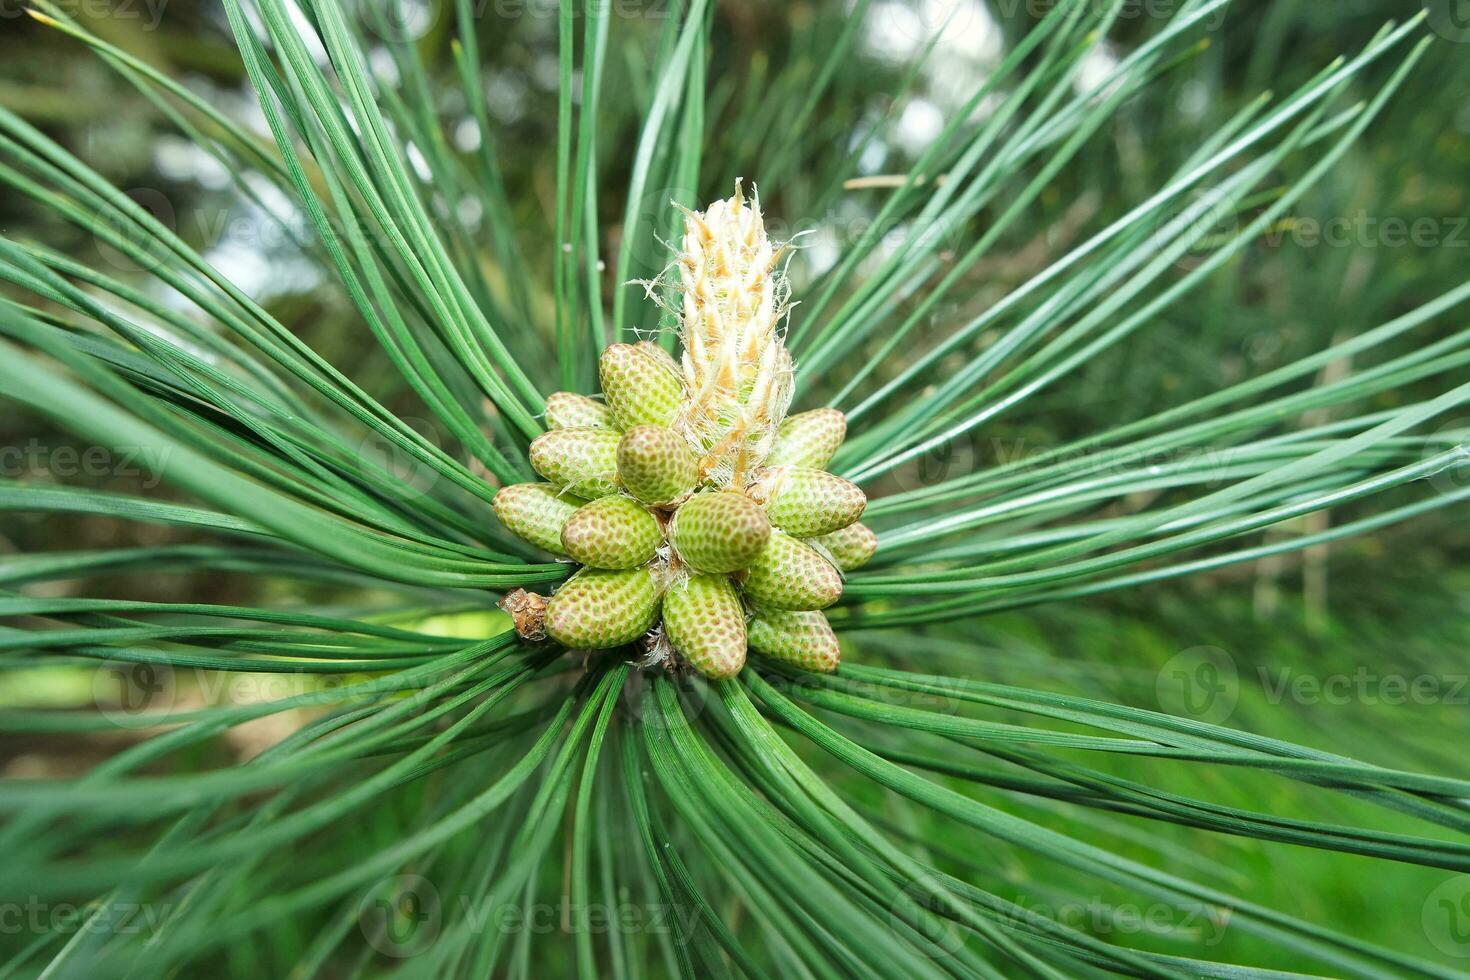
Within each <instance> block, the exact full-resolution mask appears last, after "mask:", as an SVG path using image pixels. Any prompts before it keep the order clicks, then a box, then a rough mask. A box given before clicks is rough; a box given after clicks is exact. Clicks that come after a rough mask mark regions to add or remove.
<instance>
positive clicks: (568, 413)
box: [546, 391, 617, 429]
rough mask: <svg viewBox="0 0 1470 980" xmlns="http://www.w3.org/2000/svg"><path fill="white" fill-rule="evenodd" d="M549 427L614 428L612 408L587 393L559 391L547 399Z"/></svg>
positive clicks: (547, 421) (547, 425) (547, 422)
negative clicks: (589, 396)
mask: <svg viewBox="0 0 1470 980" xmlns="http://www.w3.org/2000/svg"><path fill="white" fill-rule="evenodd" d="M546 427H547V428H548V429H613V428H616V427H617V426H616V425H615V423H614V422H613V417H612V410H611V409H609V408H608V407H607V406H606V405H604V404H603V403H602V402H599V401H593V400H592V399H591V398H588V397H587V396H586V395H577V394H573V393H572V392H570V391H558V392H556V393H555V394H553V395H552V396H551V397H550V398H548V399H546Z"/></svg>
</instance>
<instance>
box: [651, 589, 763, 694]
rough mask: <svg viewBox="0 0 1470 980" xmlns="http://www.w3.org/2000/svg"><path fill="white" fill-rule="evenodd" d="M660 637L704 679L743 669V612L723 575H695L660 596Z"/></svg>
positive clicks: (738, 600) (738, 597)
mask: <svg viewBox="0 0 1470 980" xmlns="http://www.w3.org/2000/svg"><path fill="white" fill-rule="evenodd" d="M664 635H665V636H667V637H668V639H669V642H670V643H672V644H673V645H674V649H675V650H678V651H679V653H680V654H681V655H682V656H683V657H684V659H685V660H687V661H689V663H690V665H691V666H692V667H693V668H694V669H695V670H697V671H699V672H700V673H701V674H703V675H704V676H706V677H734V676H735V675H736V674H738V673H740V668H741V667H743V666H745V609H744V607H743V606H742V605H741V604H740V595H739V593H737V592H736V591H735V586H733V585H732V584H730V580H729V579H728V578H727V577H726V576H724V575H695V576H692V577H691V578H690V579H689V580H688V581H687V582H684V583H682V584H679V585H675V586H673V587H672V588H671V589H669V592H668V595H666V596H664Z"/></svg>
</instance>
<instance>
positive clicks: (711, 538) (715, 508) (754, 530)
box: [672, 490, 771, 572]
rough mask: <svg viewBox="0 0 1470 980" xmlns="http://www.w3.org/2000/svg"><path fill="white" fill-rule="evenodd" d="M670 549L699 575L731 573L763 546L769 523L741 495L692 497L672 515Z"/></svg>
mask: <svg viewBox="0 0 1470 980" xmlns="http://www.w3.org/2000/svg"><path fill="white" fill-rule="evenodd" d="M672 536H673V540H674V550H675V551H677V552H678V553H679V557H680V559H682V560H683V561H684V563H685V564H686V565H689V566H690V567H691V568H694V569H695V570H696V571H701V572H734V571H738V570H740V569H742V568H744V567H745V566H747V565H749V564H750V563H751V561H753V560H754V559H755V557H756V556H757V555H758V554H760V553H761V551H762V549H764V548H765V547H766V542H767V541H768V539H769V538H770V536H771V522H770V519H769V518H767V517H766V512H765V511H763V510H761V508H760V505H759V504H757V503H756V502H755V501H754V500H751V499H750V498H749V497H747V496H745V495H744V494H740V493H734V492H732V491H728V490H723V491H718V492H716V493H700V494H695V495H694V496H693V497H691V498H690V499H689V502H688V503H686V504H685V505H684V506H682V507H680V508H679V509H678V510H677V511H676V512H675V513H674V527H673V535H672Z"/></svg>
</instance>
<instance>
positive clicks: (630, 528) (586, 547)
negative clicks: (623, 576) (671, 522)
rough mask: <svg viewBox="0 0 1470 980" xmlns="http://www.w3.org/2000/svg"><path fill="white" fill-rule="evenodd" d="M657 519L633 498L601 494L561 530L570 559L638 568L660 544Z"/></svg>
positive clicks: (581, 509)
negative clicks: (603, 495) (600, 496)
mask: <svg viewBox="0 0 1470 980" xmlns="http://www.w3.org/2000/svg"><path fill="white" fill-rule="evenodd" d="M663 541H664V534H663V530H662V529H661V528H660V527H659V525H658V521H657V520H656V519H655V518H654V516H653V515H652V514H650V513H649V512H648V511H647V510H645V509H644V508H643V506H642V505H640V504H639V503H638V502H637V501H636V500H632V499H631V498H628V497H623V496H616V497H603V498H601V499H600V500H594V501H592V503H590V504H588V505H587V506H585V507H582V508H580V509H579V510H578V511H577V512H576V513H575V514H573V515H572V516H571V519H570V520H568V521H567V522H566V524H565V525H564V526H563V527H562V529H561V546H562V548H563V549H564V550H565V551H566V554H567V555H569V556H570V557H571V558H572V560H573V561H576V562H580V563H581V564H583V565H590V566H592V567H593V568H637V567H638V566H639V565H643V564H646V563H647V562H648V560H649V559H651V558H652V557H653V555H654V552H656V551H657V550H658V546H659V545H661V544H663Z"/></svg>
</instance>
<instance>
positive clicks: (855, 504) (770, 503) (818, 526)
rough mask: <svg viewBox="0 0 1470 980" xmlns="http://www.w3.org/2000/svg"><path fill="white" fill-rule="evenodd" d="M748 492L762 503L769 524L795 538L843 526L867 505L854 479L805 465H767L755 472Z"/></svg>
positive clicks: (830, 530)
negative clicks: (845, 478) (769, 521)
mask: <svg viewBox="0 0 1470 980" xmlns="http://www.w3.org/2000/svg"><path fill="white" fill-rule="evenodd" d="M749 493H750V495H751V497H753V498H754V499H755V500H757V501H760V502H762V503H764V504H765V507H766V515H767V516H769V517H770V519H771V523H772V524H774V525H776V526H777V527H779V528H780V529H781V530H783V531H785V532H786V533H787V534H792V535H795V536H796V537H798V538H810V537H814V536H816V535H819V534H828V533H830V532H832V531H836V530H839V529H841V528H844V527H847V525H849V524H851V523H852V522H853V521H856V520H857V519H858V518H859V517H861V516H862V514H863V508H865V507H866V506H867V505H868V498H867V496H865V495H864V494H863V491H862V488H861V487H859V486H858V485H857V484H856V483H853V482H851V481H849V480H844V479H843V478H842V477H840V476H836V475H834V474H832V473H828V472H827V471H826V470H816V469H812V468H811V467H808V466H771V467H767V468H766V469H764V470H761V471H760V472H759V473H758V474H757V475H756V480H755V482H754V483H753V484H751V487H750V490H749Z"/></svg>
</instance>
